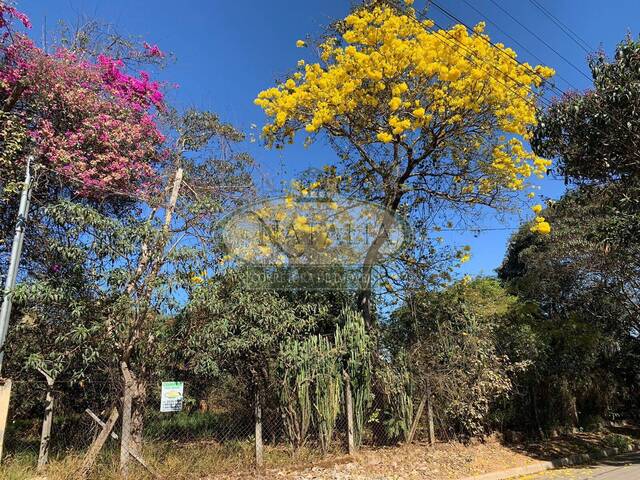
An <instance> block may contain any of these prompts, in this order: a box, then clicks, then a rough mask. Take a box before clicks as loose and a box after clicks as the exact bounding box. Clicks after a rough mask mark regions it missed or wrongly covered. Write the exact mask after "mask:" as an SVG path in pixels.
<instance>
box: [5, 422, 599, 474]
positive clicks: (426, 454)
mask: <svg viewBox="0 0 640 480" xmlns="http://www.w3.org/2000/svg"><path fill="white" fill-rule="evenodd" d="M608 435H609V432H601V433H578V434H574V435H567V436H563V437H558V438H554V439H550V440H547V441H544V442H537V443H529V444H524V445H504V444H503V443H501V442H499V441H498V440H497V439H495V438H493V439H489V440H488V441H486V442H484V443H481V442H475V443H473V444H471V445H463V444H460V443H455V442H450V443H441V444H437V445H435V446H433V447H431V446H429V445H426V444H420V443H418V444H414V445H405V446H397V447H380V448H363V449H362V450H360V451H359V452H358V454H357V456H355V457H354V458H350V457H347V456H345V455H344V454H343V453H341V452H339V451H336V452H333V453H330V454H329V455H326V456H321V455H320V453H319V451H318V450H317V449H314V448H303V449H300V450H299V451H297V452H292V451H291V450H290V449H288V448H287V447H284V446H276V447H274V446H266V447H265V463H266V464H267V466H268V469H267V470H265V471H263V472H256V470H255V469H254V468H253V453H254V450H253V448H254V447H253V443H252V442H251V441H232V442H225V443H223V444H222V443H218V442H213V441H194V442H191V443H169V442H165V443H155V444H152V445H149V446H147V447H146V448H145V449H144V452H143V455H144V457H145V459H146V460H147V462H148V463H149V464H150V465H151V466H152V467H153V468H154V469H156V470H157V471H158V472H159V473H160V474H161V475H162V476H163V477H165V478H171V479H175V480H195V479H199V480H204V479H206V480H222V479H229V480H240V479H243V480H244V479H250V478H263V479H282V480H312V479H313V480H321V479H334V480H339V479H345V480H346V479H349V480H365V479H366V480H375V479H385V480H396V479H397V480H400V479H402V480H418V479H420V480H453V479H456V478H461V477H465V476H470V475H475V474H482V473H487V472H491V471H498V470H504V469H508V468H513V467H519V466H523V465H528V464H531V463H534V462H536V461H538V460H539V459H541V458H555V457H559V456H566V455H570V454H574V453H585V452H589V451H592V450H594V449H597V448H602V447H605V446H606V439H607V436H608ZM118 458H119V455H118V452H117V449H116V448H115V445H112V449H110V450H107V451H105V452H104V453H103V454H102V456H101V458H100V461H99V463H98V465H97V468H96V469H95V471H94V472H93V474H92V476H91V479H90V480H119V479H120V477H119V475H118V473H117V472H118V468H117V466H118ZM36 459H37V458H36V455H35V453H34V454H27V455H22V456H17V457H15V456H14V457H9V458H7V459H5V461H4V462H3V468H2V469H0V480H32V479H34V478H37V476H36V472H35V468H34V465H35V462H36ZM80 461H81V455H80V454H78V453H73V452H66V454H65V455H63V456H59V457H58V458H55V457H54V458H52V461H51V463H50V465H49V466H48V468H47V469H46V471H45V472H43V473H42V477H46V478H47V479H48V480H72V479H74V476H73V472H74V471H76V470H77V468H78V466H79V464H80ZM134 470H135V471H134V473H133V475H132V478H135V479H136V480H146V479H147V478H151V477H150V475H148V474H147V472H145V471H144V469H142V468H141V467H139V466H135V467H134Z"/></svg>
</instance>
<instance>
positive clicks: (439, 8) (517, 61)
mask: <svg viewBox="0 0 640 480" xmlns="http://www.w3.org/2000/svg"><path fill="white" fill-rule="evenodd" d="M429 3H431V4H432V5H433V6H434V7H436V8H437V9H438V10H440V11H441V12H442V13H444V14H445V15H447V16H448V17H449V18H451V19H452V20H453V21H455V22H458V23H459V24H461V25H464V26H465V27H466V28H467V30H473V29H472V28H471V27H470V26H469V25H467V24H466V23H465V22H463V21H462V20H461V19H460V18H458V17H457V16H455V15H454V14H452V13H451V12H449V11H448V10H447V9H446V8H444V7H442V6H441V5H439V4H438V3H437V2H435V1H434V0H429ZM480 38H482V39H483V40H484V41H485V42H487V43H488V44H489V45H490V46H492V47H493V48H495V49H496V50H497V51H498V52H500V53H502V54H503V55H504V56H505V57H507V58H508V59H510V60H512V61H513V62H514V63H517V64H518V65H520V66H521V67H524V68H525V69H527V70H529V71H530V72H531V73H533V74H534V75H536V76H538V77H539V78H540V79H542V80H543V81H547V79H546V78H544V77H543V76H542V75H540V74H539V73H538V72H536V71H535V70H534V69H533V68H531V66H530V65H527V64H525V63H522V62H520V61H519V60H518V59H517V58H514V57H512V56H511V55H509V54H508V53H507V52H506V51H505V50H504V48H500V47H498V46H497V45H496V44H495V43H493V42H492V41H491V40H489V39H488V38H487V37H486V36H484V35H480ZM540 63H543V62H540ZM549 84H550V86H551V88H553V89H554V90H555V91H556V92H558V93H559V94H560V95H564V92H563V91H562V90H560V89H559V88H558V87H556V86H555V85H553V84H552V83H549Z"/></svg>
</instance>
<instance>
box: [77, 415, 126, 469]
mask: <svg viewBox="0 0 640 480" xmlns="http://www.w3.org/2000/svg"><path fill="white" fill-rule="evenodd" d="M119 416H120V415H119V413H118V409H117V408H116V407H113V409H112V410H111V414H110V415H109V419H108V420H107V423H105V425H104V427H103V428H102V430H101V431H100V434H99V435H98V436H97V437H96V438H95V440H94V441H93V442H92V443H91V447H89V451H88V452H87V454H86V455H85V456H84V459H83V460H82V466H81V467H80V470H79V471H78V472H77V475H75V476H74V478H80V479H84V478H86V477H87V475H88V474H89V472H90V471H91V469H92V468H93V465H94V464H95V463H96V458H98V454H99V453H100V450H102V447H103V446H104V443H105V442H106V441H107V438H109V434H110V433H111V431H112V430H113V426H114V425H115V424H116V421H117V420H118V417H119Z"/></svg>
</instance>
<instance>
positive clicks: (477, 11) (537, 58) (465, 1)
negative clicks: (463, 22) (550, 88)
mask: <svg viewBox="0 0 640 480" xmlns="http://www.w3.org/2000/svg"><path fill="white" fill-rule="evenodd" d="M462 1H463V2H464V3H465V4H466V5H467V6H468V7H469V8H471V9H472V10H473V11H475V12H476V13H477V14H478V15H480V16H481V17H482V18H483V19H486V21H487V22H489V23H490V24H491V25H493V26H494V27H495V29H496V30H497V31H499V32H500V33H502V34H503V35H504V36H505V37H507V38H508V39H509V40H511V41H512V42H513V43H514V44H516V45H517V46H518V47H519V48H520V49H521V50H522V51H524V52H526V53H527V54H529V55H530V56H531V58H533V59H535V60H536V61H537V62H538V63H539V64H541V65H542V64H544V63H545V61H544V60H542V59H541V58H540V57H539V56H538V55H536V54H535V53H533V52H532V51H531V50H529V49H528V48H527V47H526V46H525V45H523V44H522V43H520V42H519V41H518V40H517V39H516V38H514V37H513V36H512V35H510V34H509V33H507V32H506V31H505V30H504V29H502V28H501V27H500V25H498V24H497V23H496V22H494V21H493V20H491V19H490V18H489V17H488V16H487V15H486V14H484V13H483V12H481V11H480V10H478V9H477V8H476V7H475V6H474V5H473V4H472V3H470V2H469V1H468V0H462ZM555 76H556V77H557V78H559V79H560V80H562V81H563V82H564V83H566V84H567V85H568V86H569V87H571V88H573V89H574V90H578V87H576V86H575V85H574V84H573V83H571V82H570V81H569V80H567V78H566V77H563V76H562V75H560V74H559V73H556V75H555ZM563 93H564V92H563Z"/></svg>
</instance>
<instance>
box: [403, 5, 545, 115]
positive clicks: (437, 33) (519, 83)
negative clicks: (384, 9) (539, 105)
mask: <svg viewBox="0 0 640 480" xmlns="http://www.w3.org/2000/svg"><path fill="white" fill-rule="evenodd" d="M409 18H411V19H412V20H413V21H414V22H416V23H417V24H418V25H420V26H421V27H423V28H424V25H423V24H422V23H421V22H420V20H419V19H418V18H415V17H413V16H411V17H409ZM431 21H432V22H433V24H434V26H436V27H437V28H439V29H440V30H442V31H443V32H444V33H445V34H446V35H447V37H449V38H451V39H452V40H453V41H454V42H455V43H457V44H458V45H460V46H461V47H463V48H464V49H465V50H466V51H467V52H469V53H470V55H471V56H472V57H475V58H477V59H478V60H482V59H481V58H480V57H479V56H478V54H477V53H476V52H474V51H473V50H471V49H470V48H469V47H467V46H466V45H465V44H463V43H462V42H461V41H460V40H458V39H457V38H455V37H454V36H453V35H451V34H450V33H449V32H447V30H446V29H445V28H443V27H441V26H440V25H438V24H437V23H436V22H435V21H434V20H431ZM432 33H433V34H435V35H437V36H438V37H440V38H443V39H444V40H445V42H446V44H447V45H448V46H452V44H450V43H449V42H447V41H446V40H447V39H446V38H445V37H444V36H443V35H441V34H440V32H438V31H436V30H433V31H432ZM470 60H471V62H472V63H473V64H474V65H475V66H477V67H481V65H478V63H477V62H475V61H474V60H473V58H470ZM489 65H490V66H491V67H493V68H494V69H495V70H496V71H497V72H499V73H500V74H502V75H504V76H506V77H507V78H509V79H511V80H512V81H513V82H514V83H515V84H516V85H519V86H521V87H529V86H528V85H526V84H524V83H522V82H519V81H518V80H516V79H515V78H513V77H512V76H511V75H509V74H507V73H504V72H502V71H501V70H500V69H499V68H498V67H496V66H495V65H494V64H493V63H489ZM489 76H490V77H491V78H493V79H494V80H496V81H497V82H499V83H501V84H502V85H504V86H505V87H507V88H508V89H509V90H511V91H512V92H513V93H514V94H515V95H516V96H517V97H519V98H521V99H522V100H524V101H525V102H527V103H528V104H529V105H531V106H532V107H534V108H535V107H536V104H535V103H534V102H533V101H532V100H531V99H530V98H528V97H526V96H524V95H522V94H520V93H519V92H518V91H516V90H514V88H513V87H512V86H511V85H508V84H507V83H505V82H503V81H502V80H501V79H499V78H498V77H496V76H493V75H491V74H489ZM540 100H541V101H543V103H545V105H546V106H551V103H550V102H549V101H548V100H546V99H545V98H543V97H540Z"/></svg>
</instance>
